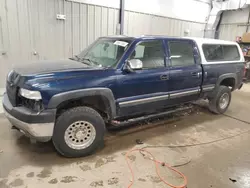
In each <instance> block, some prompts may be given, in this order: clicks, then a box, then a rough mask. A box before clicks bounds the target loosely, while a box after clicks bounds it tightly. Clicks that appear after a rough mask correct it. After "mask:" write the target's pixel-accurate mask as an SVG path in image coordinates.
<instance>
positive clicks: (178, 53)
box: [168, 41, 195, 67]
mask: <svg viewBox="0 0 250 188" xmlns="http://www.w3.org/2000/svg"><path fill="white" fill-rule="evenodd" d="M168 45H169V50H170V59H171V64H172V67H182V66H190V65H194V64H195V61H194V53H193V45H192V44H191V43H188V42H186V41H173V42H169V43H168Z"/></svg>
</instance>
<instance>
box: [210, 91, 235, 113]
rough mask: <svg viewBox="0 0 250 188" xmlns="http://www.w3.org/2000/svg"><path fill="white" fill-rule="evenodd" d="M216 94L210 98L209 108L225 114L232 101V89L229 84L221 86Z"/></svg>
mask: <svg viewBox="0 0 250 188" xmlns="http://www.w3.org/2000/svg"><path fill="white" fill-rule="evenodd" d="M215 93H216V94H215V96H214V97H213V98H212V99H210V100H209V110H210V111H212V112H213V113H216V114H223V113H224V112H225V111H226V110H227V109H228V106H229V105H230V102H231V90H230V88H228V87H227V86H219V88H218V89H217V90H216V91H215Z"/></svg>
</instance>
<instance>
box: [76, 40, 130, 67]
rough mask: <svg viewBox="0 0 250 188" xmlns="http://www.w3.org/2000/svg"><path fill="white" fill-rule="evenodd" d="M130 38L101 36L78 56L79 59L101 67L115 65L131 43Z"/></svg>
mask: <svg viewBox="0 0 250 188" xmlns="http://www.w3.org/2000/svg"><path fill="white" fill-rule="evenodd" d="M130 42H131V41H130V40H124V39H111V38H101V39H98V40H96V41H95V42H94V43H93V44H92V45H90V46H89V47H88V48H87V49H86V50H84V51H82V52H81V53H80V54H79V55H77V56H76V60H77V61H81V62H83V63H86V64H89V65H92V66H94V65H95V66H100V67H112V66H115V65H116V64H117V63H118V61H119V60H120V58H121V57H122V55H123V53H124V52H125V50H126V49H127V48H128V46H129V44H130Z"/></svg>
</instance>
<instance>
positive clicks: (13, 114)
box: [3, 93, 56, 142]
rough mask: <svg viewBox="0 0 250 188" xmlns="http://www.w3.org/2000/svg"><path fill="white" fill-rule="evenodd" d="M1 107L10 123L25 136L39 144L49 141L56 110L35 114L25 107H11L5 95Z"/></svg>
mask: <svg viewBox="0 0 250 188" xmlns="http://www.w3.org/2000/svg"><path fill="white" fill-rule="evenodd" d="M3 107H4V111H5V115H6V117H7V118H8V120H9V121H10V123H11V124H12V125H13V126H14V127H15V128H17V129H18V130H20V131H21V132H22V133H24V134H25V135H26V136H28V137H30V138H34V139H36V140H38V141H41V142H47V141H49V140H50V139H51V137H52V135H53V130H54V121H55V115H56V110H44V111H42V112H40V113H37V112H33V111H32V110H30V109H27V108H25V107H13V106H12V104H11V103H10V101H9V98H8V96H7V94H6V93H5V94H4V97H3Z"/></svg>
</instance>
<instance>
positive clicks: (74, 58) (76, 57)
mask: <svg viewBox="0 0 250 188" xmlns="http://www.w3.org/2000/svg"><path fill="white" fill-rule="evenodd" d="M69 59H70V60H76V61H79V60H80V59H81V58H80V57H79V56H77V55H74V57H70V58H69Z"/></svg>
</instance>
